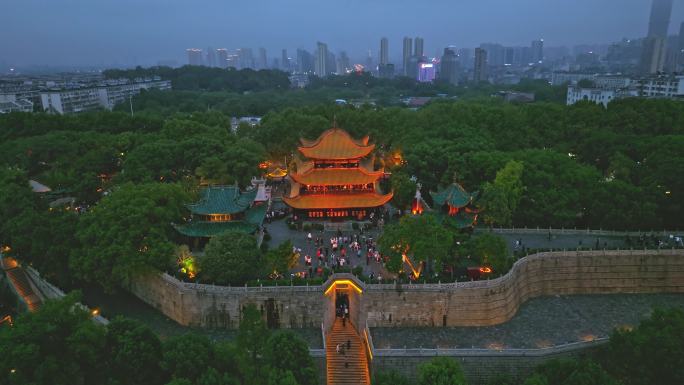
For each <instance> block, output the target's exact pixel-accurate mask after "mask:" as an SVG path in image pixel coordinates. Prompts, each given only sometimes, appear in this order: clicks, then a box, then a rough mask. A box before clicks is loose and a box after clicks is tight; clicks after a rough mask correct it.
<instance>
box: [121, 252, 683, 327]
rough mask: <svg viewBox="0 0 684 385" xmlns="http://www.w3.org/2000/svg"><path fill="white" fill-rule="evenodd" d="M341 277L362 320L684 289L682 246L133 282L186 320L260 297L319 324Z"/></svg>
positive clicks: (276, 309)
mask: <svg viewBox="0 0 684 385" xmlns="http://www.w3.org/2000/svg"><path fill="white" fill-rule="evenodd" d="M338 279H352V280H354V283H355V284H356V285H358V286H359V287H360V288H361V290H362V292H363V294H362V295H361V296H360V297H359V298H360V302H359V303H358V306H356V305H355V307H356V308H355V309H352V311H353V312H355V314H358V316H359V318H358V320H357V323H358V325H365V324H366V322H367V323H368V325H369V326H370V327H392V326H402V327H403V326H430V327H435V326H487V325H495V324H499V323H503V322H506V321H508V320H509V319H510V318H512V317H513V316H514V315H515V313H516V312H517V310H518V307H519V306H520V305H521V304H522V303H524V302H525V301H527V300H528V299H531V298H534V297H538V296H544V295H570V294H606V293H617V292H622V293H654V292H684V250H681V249H662V250H610V251H603V250H599V251H562V252H541V253H537V254H533V255H529V256H527V257H524V258H521V259H520V260H518V261H516V262H515V263H514V264H513V266H512V268H511V270H510V271H509V272H508V273H507V274H505V275H503V276H501V277H498V278H494V279H490V280H482V281H464V282H449V283H436V284H420V283H418V284H398V283H385V284H366V283H363V282H361V281H360V280H358V279H357V278H356V277H353V276H351V275H349V274H334V275H332V276H331V277H329V279H328V281H326V282H325V283H323V284H322V285H311V286H294V285H293V286H258V287H248V286H239V287H235V286H233V287H230V286H215V285H208V284H197V283H188V282H182V281H179V280H178V279H176V278H174V277H172V276H170V275H168V274H156V275H155V274H152V275H148V276H139V277H135V278H134V279H133V280H132V281H131V283H130V286H129V289H130V291H131V292H132V293H133V294H135V295H136V296H138V297H139V298H140V299H142V300H143V301H145V302H147V303H148V304H150V305H152V306H153V307H156V308H158V309H159V310H160V311H162V312H163V313H164V314H165V315H167V316H168V317H170V318H171V319H173V320H175V321H176V322H178V323H180V324H182V325H192V326H206V327H220V328H236V327H237V326H238V325H239V322H240V317H241V311H242V308H243V307H244V306H245V305H246V304H255V305H256V306H257V308H259V309H260V310H261V311H262V314H264V317H265V318H266V319H267V320H268V322H269V325H270V326H271V327H311V328H318V327H319V325H321V324H322V323H323V324H324V323H325V320H326V319H328V318H330V317H332V316H334V307H331V306H330V304H329V302H330V301H331V298H332V297H330V296H325V295H324V292H325V291H326V288H329V287H330V285H331V283H332V282H333V281H334V280H338ZM330 312H333V314H332V315H330V314H328V313H330ZM356 312H358V313H356ZM326 317H327V318H326Z"/></svg>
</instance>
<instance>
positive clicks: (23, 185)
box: [0, 168, 47, 258]
mask: <svg viewBox="0 0 684 385" xmlns="http://www.w3.org/2000/svg"><path fill="white" fill-rule="evenodd" d="M42 210H47V208H46V207H44V206H43V205H41V202H40V201H39V199H38V197H37V196H36V194H34V193H33V191H32V190H31V187H30V186H29V179H28V177H27V175H26V173H25V172H23V171H21V170H18V169H14V168H0V215H2V218H3V219H2V221H0V244H2V245H6V246H10V247H11V248H12V249H13V250H14V254H15V255H19V256H26V257H27V258H29V257H30V252H31V248H32V242H33V237H32V236H31V232H32V229H33V228H34V227H35V226H36V225H38V224H39V222H40V218H41V215H40V211H42Z"/></svg>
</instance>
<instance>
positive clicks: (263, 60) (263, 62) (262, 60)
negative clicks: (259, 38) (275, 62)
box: [257, 47, 268, 70]
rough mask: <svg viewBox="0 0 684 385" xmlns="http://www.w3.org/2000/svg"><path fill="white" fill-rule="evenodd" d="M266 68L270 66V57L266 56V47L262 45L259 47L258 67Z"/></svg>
mask: <svg viewBox="0 0 684 385" xmlns="http://www.w3.org/2000/svg"><path fill="white" fill-rule="evenodd" d="M266 68H268V57H267V56H266V48H264V47H261V48H259V62H258V65H257V69H260V70H265V69H266Z"/></svg>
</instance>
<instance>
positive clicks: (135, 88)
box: [0, 73, 171, 115]
mask: <svg viewBox="0 0 684 385" xmlns="http://www.w3.org/2000/svg"><path fill="white" fill-rule="evenodd" d="M150 89H158V90H170V89H171V81H170V80H162V79H161V78H160V77H159V76H155V77H150V78H136V79H132V80H130V79H104V77H103V76H102V74H101V73H75V74H74V73H69V74H54V75H33V76H8V77H1V78H0V113H9V112H14V111H19V112H33V111H36V110H37V111H45V112H49V113H55V114H60V115H61V114H69V113H77V112H86V111H94V110H112V109H113V108H114V106H115V105H116V104H118V103H121V102H123V101H125V100H127V99H129V98H131V97H133V96H135V95H138V94H139V93H140V92H141V91H142V90H150Z"/></svg>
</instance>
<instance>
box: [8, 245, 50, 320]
mask: <svg viewBox="0 0 684 385" xmlns="http://www.w3.org/2000/svg"><path fill="white" fill-rule="evenodd" d="M2 268H3V270H5V274H6V275H7V277H8V278H9V280H10V282H11V283H12V286H13V287H14V291H15V292H16V293H17V294H19V295H20V296H21V298H22V300H23V301H24V303H25V304H26V306H27V307H28V310H29V311H32V312H33V311H36V310H38V309H39V308H40V306H41V305H42V304H43V301H42V300H41V297H40V296H39V295H38V294H37V293H36V292H34V291H33V287H31V283H30V282H29V278H28V276H27V275H26V272H25V271H24V269H22V268H21V266H20V265H19V263H18V262H17V261H16V260H15V259H14V258H11V257H3V258H2Z"/></svg>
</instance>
